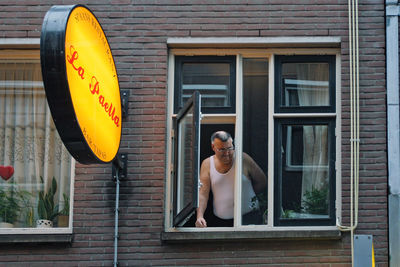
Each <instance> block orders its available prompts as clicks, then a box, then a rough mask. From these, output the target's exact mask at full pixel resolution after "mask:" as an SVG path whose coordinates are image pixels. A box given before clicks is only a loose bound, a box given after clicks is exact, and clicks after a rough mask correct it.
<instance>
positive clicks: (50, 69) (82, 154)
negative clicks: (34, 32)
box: [40, 4, 122, 164]
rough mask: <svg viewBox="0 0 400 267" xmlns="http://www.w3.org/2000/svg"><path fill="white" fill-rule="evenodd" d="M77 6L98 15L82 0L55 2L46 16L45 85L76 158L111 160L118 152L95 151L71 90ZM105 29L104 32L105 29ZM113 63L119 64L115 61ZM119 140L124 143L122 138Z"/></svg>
mask: <svg viewBox="0 0 400 267" xmlns="http://www.w3.org/2000/svg"><path fill="white" fill-rule="evenodd" d="M77 7H83V8H85V9H87V10H88V11H89V12H90V13H92V15H93V16H94V17H95V18H96V16H95V15H94V14H93V12H92V11H91V10H90V9H89V8H88V7H86V6H85V5H81V4H77V5H56V6H52V7H51V8H50V9H49V11H47V13H46V15H45V17H44V20H43V24H42V32H41V35H40V63H41V69H42V78H43V84H44V89H45V93H46V98H47V103H48V105H49V108H50V112H51V115H52V117H53V121H54V124H55V126H56V129H57V131H58V134H59V135H60V138H61V140H62V142H63V143H64V145H65V147H66V148H67V150H68V152H69V153H70V154H71V155H72V156H73V157H74V158H75V160H76V161H78V162H79V163H82V164H93V163H94V164H96V163H109V162H111V161H113V160H114V158H115V157H116V156H117V153H115V155H114V157H113V159H111V160H110V161H103V160H101V159H100V158H99V157H97V156H96V155H95V154H94V153H93V151H92V149H91V148H90V146H89V145H88V143H87V141H86V139H85V137H84V135H83V133H82V130H81V127H80V125H79V122H78V120H77V117H76V113H75V110H74V107H73V103H72V97H71V93H70V90H69V84H68V78H67V70H66V61H65V34H66V28H67V24H68V20H69V18H70V15H71V13H72V11H73V10H74V9H75V8H77ZM96 20H97V18H96ZM99 25H100V23H99ZM100 27H101V25H100ZM102 31H103V33H104V30H103V29H102ZM106 39H107V38H106ZM106 41H107V40H106ZM107 44H108V41H107ZM108 46H109V44H108ZM113 63H114V66H115V62H113ZM121 119H122V118H121ZM121 127H122V121H121ZM121 133H122V129H121ZM119 142H120V143H121V138H120V140H119ZM120 143H119V144H118V149H119V146H120ZM118 149H117V152H118Z"/></svg>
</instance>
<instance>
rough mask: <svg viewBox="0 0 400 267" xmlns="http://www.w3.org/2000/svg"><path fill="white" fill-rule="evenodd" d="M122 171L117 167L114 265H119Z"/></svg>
mask: <svg viewBox="0 0 400 267" xmlns="http://www.w3.org/2000/svg"><path fill="white" fill-rule="evenodd" d="M120 171H121V168H120V166H117V167H116V172H115V176H114V178H115V191H116V193H115V220H114V223H115V225H114V267H116V266H118V238H119V236H118V215H119V184H120V181H119V173H120Z"/></svg>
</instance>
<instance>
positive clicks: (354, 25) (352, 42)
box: [336, 0, 360, 266]
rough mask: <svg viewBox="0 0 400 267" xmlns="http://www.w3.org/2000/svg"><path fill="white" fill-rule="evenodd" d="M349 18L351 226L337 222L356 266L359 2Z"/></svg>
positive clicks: (353, 3) (351, 0)
mask: <svg viewBox="0 0 400 267" xmlns="http://www.w3.org/2000/svg"><path fill="white" fill-rule="evenodd" d="M348 17H349V60H350V62H349V77H350V88H349V89H350V225H349V226H344V225H342V224H341V222H339V220H338V221H337V223H336V225H337V227H338V229H339V230H341V231H350V234H351V260H352V266H354V230H355V229H356V228H357V225H358V195H359V194H358V191H359V154H360V153H359V151H360V104H359V102H360V100H359V95H360V90H359V49H358V48H359V44H358V39H359V38H358V0H348Z"/></svg>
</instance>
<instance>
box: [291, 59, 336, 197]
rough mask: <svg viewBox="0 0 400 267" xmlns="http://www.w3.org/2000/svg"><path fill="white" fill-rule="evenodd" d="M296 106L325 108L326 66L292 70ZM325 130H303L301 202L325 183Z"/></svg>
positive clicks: (309, 65) (321, 127)
mask: <svg viewBox="0 0 400 267" xmlns="http://www.w3.org/2000/svg"><path fill="white" fill-rule="evenodd" d="M296 72H297V73H296V74H297V80H298V86H297V88H298V91H297V92H298V99H299V106H304V107H310V106H327V105H329V86H328V81H329V68H328V64H327V63H300V64H297V66H296ZM328 160H329V159H328V126H327V125H304V126H303V179H302V200H304V196H305V193H306V192H307V191H308V192H310V191H311V190H312V188H315V189H322V188H324V187H326V186H327V183H328V178H329V177H328V168H327V167H328Z"/></svg>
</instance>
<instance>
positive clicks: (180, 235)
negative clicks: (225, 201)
mask: <svg viewBox="0 0 400 267" xmlns="http://www.w3.org/2000/svg"><path fill="white" fill-rule="evenodd" d="M341 237H342V235H341V232H340V231H339V230H287V231H218V230H216V231H204V232H202V231H196V232H183V231H176V232H165V231H164V232H162V233H161V240H162V241H163V242H166V243H183V242H207V241H243V240H252V241H254V240H335V239H341Z"/></svg>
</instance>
